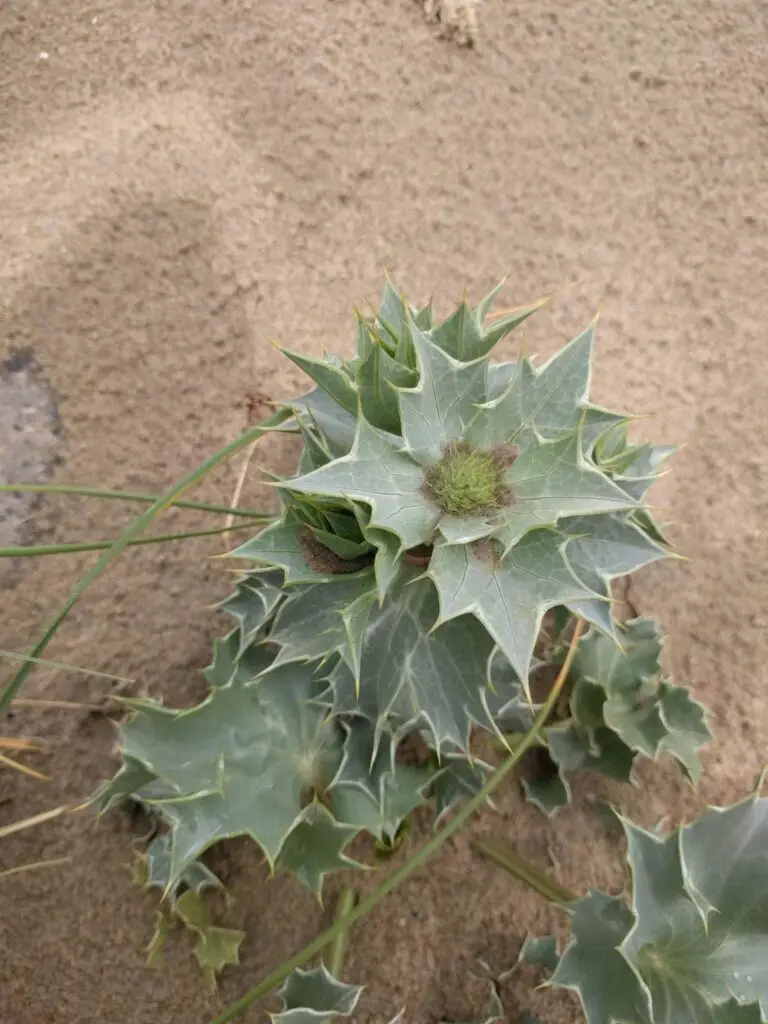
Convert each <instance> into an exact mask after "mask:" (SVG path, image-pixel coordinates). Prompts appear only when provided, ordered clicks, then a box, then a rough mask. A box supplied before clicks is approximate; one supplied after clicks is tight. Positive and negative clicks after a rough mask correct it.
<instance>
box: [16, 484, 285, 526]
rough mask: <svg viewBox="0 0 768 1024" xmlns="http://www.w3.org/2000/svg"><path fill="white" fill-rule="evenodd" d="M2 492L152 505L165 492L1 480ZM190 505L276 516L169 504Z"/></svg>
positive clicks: (259, 515) (225, 513) (252, 516)
mask: <svg viewBox="0 0 768 1024" xmlns="http://www.w3.org/2000/svg"><path fill="white" fill-rule="evenodd" d="M0 494H68V495H71V496H72V497H76V498H104V499H106V500H109V501H139V502H143V503H144V504H145V505H151V504H153V503H154V502H156V501H159V500H160V499H161V497H162V495H159V494H147V493H146V492H144V491H109V490H104V489H102V488H98V487H80V486H79V485H77V484H0ZM170 506H174V507H175V508H188V509H193V510H194V511H196V512H214V513H216V514H217V515H222V516H246V517H247V518H249V519H263V520H267V519H272V518H273V516H272V515H271V514H270V513H269V512H257V511H256V510H255V509H248V508H230V506H228V505H210V504H208V503H207V502H204V501H171V502H170V503H169V505H168V507H170Z"/></svg>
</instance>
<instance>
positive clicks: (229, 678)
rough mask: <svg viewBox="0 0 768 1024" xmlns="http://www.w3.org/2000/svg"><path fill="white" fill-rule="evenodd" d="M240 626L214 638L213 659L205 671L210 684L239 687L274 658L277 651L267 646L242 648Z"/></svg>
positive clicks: (257, 673) (213, 685) (254, 645)
mask: <svg viewBox="0 0 768 1024" xmlns="http://www.w3.org/2000/svg"><path fill="white" fill-rule="evenodd" d="M241 636H242V634H241V631H240V628H239V627H238V628H236V629H233V630H232V631H231V632H230V633H227V635H226V636H224V637H217V638H216V639H215V640H214V641H213V660H212V661H211V664H210V665H209V666H208V667H207V668H206V669H204V670H203V676H204V678H205V680H206V682H207V683H208V685H209V686H212V687H215V686H229V685H230V683H231V684H233V685H235V686H240V685H242V684H244V683H248V682H250V681H251V680H252V679H255V678H256V676H258V675H260V674H261V673H262V672H264V671H265V670H266V669H268V668H269V666H270V665H271V664H272V662H273V661H274V660H275V652H274V650H271V649H270V648H268V647H264V646H261V645H258V644H252V645H251V646H250V647H248V648H247V649H245V650H243V649H242V647H243V645H242V639H241Z"/></svg>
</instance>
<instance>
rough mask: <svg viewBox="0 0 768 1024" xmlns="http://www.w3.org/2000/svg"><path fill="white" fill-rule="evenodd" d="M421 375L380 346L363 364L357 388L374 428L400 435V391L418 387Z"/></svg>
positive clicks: (359, 371)
mask: <svg viewBox="0 0 768 1024" xmlns="http://www.w3.org/2000/svg"><path fill="white" fill-rule="evenodd" d="M417 380H418V373H416V371H414V370H411V369H409V368H408V367H407V366H403V365H402V364H401V363H398V362H396V361H395V360H394V359H393V358H392V356H390V355H389V353H388V352H387V351H386V350H385V349H384V348H383V346H382V345H381V344H379V343H375V344H374V345H373V347H372V348H371V351H370V352H369V354H368V355H367V356H366V358H365V359H364V360H363V362H362V363H361V364H360V367H359V368H358V371H357V389H358V392H359V394H360V408H361V409H362V413H363V415H364V416H365V418H366V419H367V420H368V422H369V423H371V424H372V425H373V426H374V427H378V428H379V429H380V430H386V431H389V432H390V433H392V434H399V433H400V407H399V405H398V400H397V392H396V390H395V389H396V388H410V387H413V386H414V385H415V384H416V381H417Z"/></svg>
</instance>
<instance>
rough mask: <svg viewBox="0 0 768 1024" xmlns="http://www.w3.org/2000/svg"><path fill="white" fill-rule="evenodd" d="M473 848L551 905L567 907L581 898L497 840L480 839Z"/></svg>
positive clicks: (473, 844)
mask: <svg viewBox="0 0 768 1024" xmlns="http://www.w3.org/2000/svg"><path fill="white" fill-rule="evenodd" d="M472 846H473V848H474V849H475V850H477V852H478V853H479V854H480V855H481V856H483V857H485V858H487V859H488V860H490V861H493V863H494V864H497V865H498V866H499V867H500V868H504V870H505V871H508V872H509V873H510V875H514V876H515V878H519V879H520V881H521V882H524V883H525V885H527V886H528V887H529V888H530V889H533V891H534V892H537V893H538V894H539V896H543V897H544V899H545V900H549V902H550V903H554V904H556V905H557V906H560V907H565V906H567V905H568V904H569V903H573V902H574V901H575V900H577V899H578V898H579V897H578V896H577V894H576V893H575V892H572V891H571V890H570V889H568V888H566V886H564V885H560V883H559V882H557V881H555V879H553V878H550V877H549V876H548V875H547V874H546V872H544V871H542V870H541V868H538V867H537V866H536V865H535V864H532V863H531V862H530V861H529V860H526V858H525V857H523V856H521V855H520V854H519V853H518V852H517V851H516V850H513V849H512V848H511V847H510V846H507V845H506V844H505V843H501V842H499V841H498V840H496V839H478V840H476V841H475V842H474V843H472Z"/></svg>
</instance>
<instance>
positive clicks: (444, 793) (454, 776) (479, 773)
mask: <svg viewBox="0 0 768 1024" xmlns="http://www.w3.org/2000/svg"><path fill="white" fill-rule="evenodd" d="M491 770H492V769H491V766H490V765H489V764H486V763H485V761H480V760H478V759H477V758H475V759H473V760H471V761H470V759H469V758H468V757H466V756H465V755H463V754H448V755H446V756H444V757H443V759H442V762H441V763H438V764H435V765H434V772H435V778H434V782H433V783H432V789H431V796H432V797H434V800H435V824H436V825H437V824H439V822H440V821H441V819H442V818H443V817H444V816H445V815H446V814H449V813H450V812H451V811H452V810H453V809H454V808H455V807H456V806H457V805H458V804H459V803H461V801H462V800H466V799H467V797H471V796H474V795H475V794H476V793H479V792H480V790H481V789H482V788H483V786H484V785H485V782H486V780H487V778H488V776H489V775H490V773H491Z"/></svg>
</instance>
